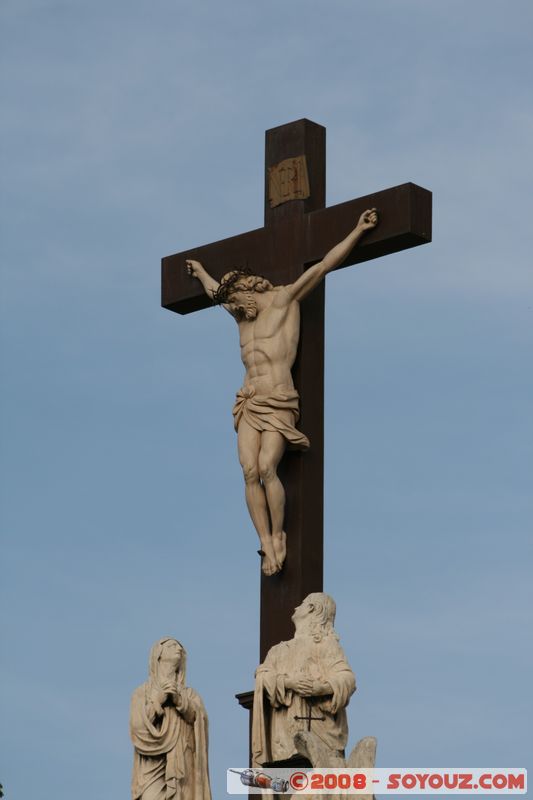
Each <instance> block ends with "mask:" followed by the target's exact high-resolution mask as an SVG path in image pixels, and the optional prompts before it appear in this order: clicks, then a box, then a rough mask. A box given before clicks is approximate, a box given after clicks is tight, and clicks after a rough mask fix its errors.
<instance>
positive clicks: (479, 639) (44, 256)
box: [0, 0, 533, 800]
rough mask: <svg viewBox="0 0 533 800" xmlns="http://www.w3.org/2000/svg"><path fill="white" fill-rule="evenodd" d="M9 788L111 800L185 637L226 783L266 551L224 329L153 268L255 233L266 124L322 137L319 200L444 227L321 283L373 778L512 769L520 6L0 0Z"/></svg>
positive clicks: (217, 776)
mask: <svg viewBox="0 0 533 800" xmlns="http://www.w3.org/2000/svg"><path fill="white" fill-rule="evenodd" d="M0 20H1V28H2V38H3V42H2V53H3V55H2V60H3V69H2V107H3V126H2V127H3V148H2V174H3V181H2V183H3V190H2V206H3V213H2V218H3V223H2V224H3V233H2V245H1V252H2V264H3V267H2V269H3V278H2V285H3V292H2V363H3V374H4V378H5V384H4V389H3V393H2V401H1V402H2V427H3V429H2V441H3V456H2V522H3V525H2V527H3V545H2V553H3V558H2V562H3V567H2V595H3V597H2V600H3V602H2V609H3V612H2V613H3V617H2V652H3V655H2V662H1V669H0V687H1V693H2V708H3V712H2V722H3V725H2V736H3V741H2V744H1V746H0V753H1V756H0V781H1V782H3V783H4V786H5V788H6V790H7V791H6V797H7V798H8V800H26V799H27V798H29V797H35V796H37V795H38V796H39V797H42V798H44V800H47V799H48V798H50V799H51V800H52V799H53V800H67V799H68V800H71V798H72V796H73V795H75V796H76V798H77V800H85V799H87V800H89V798H90V799H91V800H112V799H113V800H116V798H121V797H124V798H127V797H128V796H129V795H128V792H129V779H130V767H131V746H130V743H129V739H128V729H127V719H128V707H129V697H130V694H131V691H132V690H133V689H134V688H135V686H137V685H138V684H139V683H141V682H142V681H144V679H145V675H146V666H147V657H148V652H149V648H150V646H151V644H152V643H153V641H155V640H156V639H158V638H159V637H161V636H163V635H175V636H176V637H177V638H178V639H180V640H181V641H182V642H183V643H184V645H185V647H186V648H187V650H188V653H189V676H188V677H189V682H190V684H191V685H192V686H194V687H195V688H196V689H197V690H198V691H199V692H200V693H201V694H202V696H203V698H204V701H205V703H206V706H207V709H208V713H209V716H210V730H211V753H210V755H211V774H212V784H213V789H214V796H215V797H221V796H224V794H225V788H224V787H225V769H226V768H227V767H228V766H236V765H242V764H244V763H245V761H246V753H247V720H246V718H245V714H244V712H243V711H242V710H241V709H240V708H239V707H238V706H237V704H236V702H235V700H234V699H233V695H234V694H235V693H236V692H240V691H245V690H247V689H249V688H251V687H252V685H253V671H254V669H255V666H256V659H257V649H258V645H257V642H258V631H257V620H258V559H257V555H256V553H255V550H256V541H255V538H254V537H255V534H254V533H253V530H252V528H251V524H250V522H249V520H248V517H247V514H246V511H245V507H244V503H243V498H242V486H241V476H240V471H239V467H238V463H237V459H236V455H235V447H236V442H235V435H234V432H233V429H232V421H231V413H230V411H231V406H232V402H233V395H234V392H235V391H236V389H237V388H238V387H239V386H240V382H241V378H242V366H241V364H240V361H239V357H238V350H237V338H236V331H235V326H234V323H233V321H232V320H231V319H230V318H229V317H227V316H226V315H224V313H223V312H222V311H221V310H219V309H213V310H209V311H204V312H202V313H200V314H195V315H189V316H187V317H179V316H178V315H175V314H171V313H170V312H167V311H163V310H162V309H161V308H160V305H159V292H160V286H159V281H160V274H159V262H160V258H161V257H162V256H163V255H168V254H170V253H173V252H176V251H178V250H183V249H186V248H188V247H191V246H194V245H196V244H202V243H207V242H210V241H214V240H216V239H220V238H223V237H225V236H229V235H232V234H235V233H240V232H242V231H245V230H248V229H251V228H255V227H258V226H260V225H261V224H262V215H263V206H262V203H263V185H262V180H263V157H264V153H263V147H264V131H265V129H267V128H270V127H273V126H275V125H279V124H282V123H285V122H289V121H291V120H294V119H298V118H300V117H304V116H305V117H308V118H310V119H312V120H314V121H316V122H319V123H321V124H323V125H325V126H326V127H327V129H328V204H333V203H336V202H341V201H343V200H347V199H350V198H352V197H356V196H359V195H363V194H367V193H369V192H372V191H377V190H380V189H384V188H387V187H389V186H394V185H396V184H399V183H403V182H405V181H408V180H411V181H414V182H416V183H419V184H421V185H422V186H425V187H427V188H429V189H431V190H432V191H433V192H434V241H433V243H432V244H431V245H429V246H424V247H421V248H417V249H416V250H412V251H407V252H405V253H401V254H397V255H394V256H389V257H387V258H385V259H382V260H381V261H375V262H371V263H368V264H365V265H362V266H360V267H357V268H353V269H350V270H344V271H342V272H341V273H339V274H335V275H332V276H330V278H329V279H328V285H327V303H328V306H327V318H328V319H327V356H326V361H327V374H326V399H325V403H326V480H325V492H326V530H325V536H326V566H325V588H326V590H327V591H329V592H330V593H331V594H332V595H333V596H334V597H335V599H336V600H337V604H338V615H337V627H338V631H339V633H340V635H341V639H342V642H343V645H344V647H345V650H346V652H347V655H348V658H349V660H350V662H351V664H352V666H353V669H354V671H355V673H356V675H357V678H358V684H359V690H358V693H357V694H356V695H355V697H354V698H353V700H352V703H351V705H350V708H349V720H350V730H351V740H352V742H355V740H356V739H358V738H359V737H360V736H363V735H369V734H374V735H376V736H377V737H378V739H379V749H378V760H379V765H380V766H385V767H393V766H397V767H399V766H436V765H437V766H502V767H515V766H528V764H527V760H528V757H529V755H530V753H531V751H532V750H531V745H532V737H531V719H532V718H533V713H532V712H533V709H532V708H531V688H530V683H531V679H530V676H531V673H532V663H531V662H532V647H531V633H530V632H531V608H532V602H531V600H532V598H531V566H532V558H531V555H532V554H531V522H532V513H531V511H532V507H531V506H532V503H531V491H530V489H531V461H532V452H531V451H532V440H533V437H532V433H533V431H532V424H531V399H530V398H531V390H532V388H533V387H532V383H533V381H532V377H531V345H532V341H531V340H532V338H533V336H532V329H533V326H532V320H533V299H532V289H533V275H532V272H533V271H532V266H531V249H532V245H533V242H532V238H533V237H532V233H531V230H532V229H531V214H532V211H533V209H532V202H531V183H532V171H533V170H532V158H531V141H532V134H533V111H532V106H531V94H530V92H531V87H530V76H531V72H532V67H533V64H532V61H533V57H532V55H531V54H532V52H533V49H532V38H533V10H532V7H531V4H530V3H528V2H522V0H511V1H510V2H503V0H501V1H500V2H493V0H483V1H481V0H470V1H469V2H468V3H464V2H458V1H457V0H446V2H441V3H436V2H422V0H397V1H396V2H393V1H392V0H378V2H375V3H372V4H369V3H363V2H360V0H350V1H348V0H330V1H329V2H328V3H325V2H317V1H316V0H308V2H303V1H302V0H292V2H290V3H282V2H280V0H272V1H271V2H270V3H268V4H264V3H258V2H254V0H246V1H245V0H230V2H228V3H215V2H213V0H206V1H205V2H201V3H196V4H193V3H190V2H178V1H177V0H172V2H171V0H155V2H151V3H148V2H141V1H140V0H129V2H123V0H110V1H109V2H106V3H104V2H102V1H101V0H92V2H86V0H69V2H66V0H4V2H3V4H2V8H1V10H0Z"/></svg>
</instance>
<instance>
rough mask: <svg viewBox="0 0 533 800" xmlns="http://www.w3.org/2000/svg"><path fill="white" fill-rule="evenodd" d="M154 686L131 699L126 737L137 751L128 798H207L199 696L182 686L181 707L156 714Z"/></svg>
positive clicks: (147, 686)
mask: <svg viewBox="0 0 533 800" xmlns="http://www.w3.org/2000/svg"><path fill="white" fill-rule="evenodd" d="M151 691H152V684H151V683H150V682H148V683H144V684H143V685H142V686H139V688H138V689H136V690H135V692H134V693H133V696H132V699H131V714H130V733H131V738H132V741H133V744H134V747H135V751H134V762H133V777H132V800H138V798H142V800H211V792H210V788H209V774H208V765H207V735H208V734H207V715H206V713H205V709H204V706H203V703H202V701H201V699H200V696H199V695H198V694H197V693H196V692H195V691H194V689H191V688H189V687H187V688H185V687H183V688H182V690H181V691H182V698H183V699H182V705H181V707H180V708H179V710H178V709H176V708H175V707H174V706H173V705H166V704H165V705H164V706H163V711H164V714H163V716H162V717H161V716H156V715H155V713H154V710H153V703H152V699H151Z"/></svg>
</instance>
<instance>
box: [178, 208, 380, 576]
mask: <svg viewBox="0 0 533 800" xmlns="http://www.w3.org/2000/svg"><path fill="white" fill-rule="evenodd" d="M377 222H378V215H377V211H376V209H375V208H372V209H369V210H367V211H365V212H364V213H363V214H361V216H360V218H359V221H358V223H357V225H356V227H355V228H354V229H353V230H352V231H351V233H349V234H348V236H347V237H346V238H345V239H343V241H342V242H340V243H339V244H337V245H336V246H335V247H333V248H332V249H331V250H330V251H329V253H327V255H326V256H324V258H323V259H322V261H320V262H319V263H318V264H315V265H314V266H312V267H310V268H309V269H308V270H306V271H305V272H304V273H303V275H301V276H300V277H299V278H298V280H296V281H295V282H294V283H291V284H289V285H288V286H273V285H272V284H271V283H270V281H268V280H266V278H262V277H260V276H258V275H253V274H250V273H249V272H248V271H245V270H239V269H235V270H232V271H231V272H228V273H226V275H224V277H223V278H222V280H221V281H220V283H219V282H218V281H216V280H215V279H214V278H212V277H211V275H209V273H208V272H207V271H206V270H205V269H204V267H203V266H202V264H200V262H199V261H192V260H189V261H187V262H186V265H187V271H188V273H189V275H191V276H193V277H194V278H197V279H198V280H199V281H200V283H201V284H202V286H203V288H204V291H205V293H206V294H207V296H208V297H210V298H211V299H212V300H213V302H215V303H218V304H220V305H222V306H223V307H224V308H225V309H226V310H227V311H229V313H230V314H231V315H232V316H233V317H234V318H235V320H236V321H237V324H238V326H239V335H240V345H241V358H242V362H243V364H244V368H245V370H246V372H245V376H244V383H243V386H242V388H241V389H240V390H239V392H238V393H237V399H236V403H235V405H234V407H233V416H234V422H235V430H236V431H237V440H238V451H239V460H240V463H241V466H242V470H243V474H244V482H245V487H246V504H247V506H248V511H249V512H250V517H251V518H252V522H253V524H254V527H255V529H256V531H257V534H258V536H259V540H260V542H261V554H262V570H263V573H264V574H265V575H275V574H276V573H277V572H279V571H280V570H281V568H282V566H283V562H284V561H285V555H286V551H287V543H286V539H287V537H286V534H285V531H284V529H283V522H284V513H285V490H284V489H283V486H282V483H281V481H280V479H279V478H278V474H277V468H278V464H279V462H280V461H281V458H282V456H283V454H284V452H285V449H286V447H287V446H289V447H293V448H298V449H307V448H308V447H309V440H308V439H307V437H306V436H305V435H304V434H303V433H301V432H300V431H298V430H297V429H296V423H297V422H298V418H299V397H298V392H297V391H296V389H295V388H294V383H293V379H292V374H291V369H292V366H293V364H294V360H295V358H296V351H297V349H298V340H299V337H300V302H301V301H302V300H303V299H304V298H305V297H306V296H307V295H308V294H309V292H311V291H312V290H313V289H314V288H315V287H316V286H318V284H319V283H320V282H321V281H322V280H323V279H324V278H325V276H326V275H327V274H328V272H331V271H332V270H334V269H335V268H336V267H338V266H339V264H341V263H342V262H343V261H344V259H345V258H347V256H348V254H349V253H350V251H351V250H352V249H353V247H354V246H355V245H356V244H357V242H358V241H359V239H360V238H361V236H363V234H364V233H365V231H367V230H370V229H371V228H374V227H375V226H376V225H377Z"/></svg>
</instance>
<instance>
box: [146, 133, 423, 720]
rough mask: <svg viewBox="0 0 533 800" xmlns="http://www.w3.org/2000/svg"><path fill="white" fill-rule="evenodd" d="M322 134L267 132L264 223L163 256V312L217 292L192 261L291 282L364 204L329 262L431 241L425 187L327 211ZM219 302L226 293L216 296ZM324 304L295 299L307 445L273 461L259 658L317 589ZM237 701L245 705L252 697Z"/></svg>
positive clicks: (205, 303) (188, 307)
mask: <svg viewBox="0 0 533 800" xmlns="http://www.w3.org/2000/svg"><path fill="white" fill-rule="evenodd" d="M325 140H326V130H325V128H324V127H322V126H321V125H317V124H316V123H314V122H311V121H309V120H306V119H302V120H298V121H297V122H292V123H289V124H287V125H281V126H279V127H277V128H273V129H271V130H268V131H267V132H266V156H265V224H264V226H263V227H262V228H257V229H255V230H252V231H248V232H246V233H243V234H240V235H237V236H232V237H230V238H227V239H223V240H221V241H218V242H215V243H213V244H208V245H204V246H201V247H196V248H193V249H190V250H187V251H184V252H180V253H177V254H175V255H171V256H167V257H165V258H163V259H162V305H163V307H164V308H167V309H169V310H171V311H176V312H178V313H180V314H188V313H191V312H193V311H199V310H200V309H203V308H207V307H209V306H211V305H212V304H213V294H214V293H215V292H216V289H214V291H213V292H211V297H210V296H209V293H208V292H206V287H205V285H202V282H201V281H200V280H196V279H195V277H194V274H191V272H194V266H193V267H192V268H191V266H190V265H191V263H192V264H195V263H199V264H201V265H205V267H206V268H207V270H208V273H209V277H211V278H212V280H213V281H214V282H215V284H216V287H219V286H220V285H221V283H222V284H223V283H224V282H223V280H222V279H223V278H224V276H226V278H227V276H228V274H231V272H232V271H234V270H235V269H236V268H238V267H244V266H245V265H248V266H250V267H251V269H252V271H253V273H254V274H257V275H261V276H263V277H264V278H265V279H267V281H269V282H270V283H271V284H272V286H276V287H277V286H280V285H281V286H286V285H288V284H292V285H294V284H296V283H297V282H298V280H299V279H301V277H302V276H303V275H304V273H306V271H308V270H309V269H310V268H311V267H312V266H313V265H315V264H317V263H318V262H320V261H321V259H323V257H324V255H325V254H326V253H328V252H329V251H330V250H331V249H332V248H333V247H334V246H335V245H336V244H337V243H339V242H341V241H343V240H345V238H346V237H347V235H348V234H349V232H350V231H352V229H353V228H354V225H355V223H356V221H357V220H358V219H360V217H361V215H362V214H363V213H364V212H365V211H368V210H373V209H376V210H377V215H378V219H379V222H378V224H377V225H376V226H375V227H373V228H372V229H368V230H366V231H365V233H364V236H362V238H360V241H358V242H357V246H356V247H354V248H353V249H352V250H351V251H350V252H348V253H346V255H345V256H344V257H343V259H342V261H341V262H340V263H339V264H338V265H337V267H336V268H342V267H347V266H350V265H352V264H357V263H361V262H364V261H368V260H370V259H373V258H377V257H379V256H384V255H388V254H390V253H395V252H399V251H401V250H404V249H406V248H409V247H415V246H416V245H419V244H425V243H426V242H429V241H431V193H430V192H429V191H427V190H426V189H423V188H421V187H419V186H416V185H415V184H413V183H405V184H402V185H400V186H396V187H393V188H391V189H385V190H383V191H379V192H376V193H374V194H371V195H367V196H365V197H360V198H358V199H355V200H349V201H348V202H345V203H340V204H338V205H335V206H331V207H329V208H326V207H325V189H326V185H325V173H326V164H325ZM188 264H189V268H188V267H187V265H188ZM197 277H198V276H197ZM227 299H228V298H227V294H226V295H224V297H223V298H222V300H221V302H224V300H227ZM324 300H325V284H324V281H322V282H321V283H320V284H319V285H317V286H316V288H314V289H313V291H312V292H310V294H308V295H307V296H306V297H305V299H303V300H302V302H301V303H300V307H301V316H300V333H299V341H298V349H297V354H296V360H295V362H294V366H293V369H292V378H293V380H294V387H295V389H296V390H297V392H298V394H299V398H300V409H299V412H300V420H299V424H298V427H299V429H300V430H301V431H303V432H305V434H306V436H307V437H308V439H309V440H310V442H311V447H310V449H309V450H307V451H306V452H303V451H302V450H295V451H290V450H287V452H286V453H285V454H284V456H283V458H282V460H281V463H280V468H279V475H280V478H281V482H282V484H283V487H284V491H285V495H286V503H285V510H284V530H285V531H286V533H287V545H286V557H285V559H284V563H283V568H282V569H281V570H280V571H277V572H275V573H274V574H270V575H267V574H265V573H264V572H263V573H262V574H261V610H260V660H263V659H264V657H265V655H266V653H267V652H268V650H269V649H270V647H271V646H272V645H274V644H276V643H277V642H280V641H282V640H287V639H290V638H291V636H292V623H291V614H292V612H293V609H294V608H295V607H296V606H297V605H298V604H299V603H300V602H301V601H302V600H303V598H305V597H306V596H307V595H308V594H310V593H311V592H320V591H322V583H323V472H324V459H323V446H324V323H325V315H324ZM241 344H242V341H241ZM234 413H235V412H234ZM273 572H274V571H273ZM240 697H241V700H240V702H241V703H242V704H243V705H244V706H246V707H249V703H250V697H251V695H249V693H245V694H244V695H242V696H240Z"/></svg>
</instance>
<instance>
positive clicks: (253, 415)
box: [233, 386, 310, 450]
mask: <svg viewBox="0 0 533 800" xmlns="http://www.w3.org/2000/svg"><path fill="white" fill-rule="evenodd" d="M299 400H300V398H299V395H298V392H297V391H296V389H292V388H287V389H283V388H281V387H278V388H277V389H275V390H274V391H273V392H272V393H271V394H269V395H257V394H256V393H255V389H254V387H253V386H243V387H242V389H239V391H238V392H237V399H236V401H235V405H234V406H233V419H234V425H235V430H236V431H238V429H239V425H240V422H241V420H242V419H244V421H245V422H247V423H248V425H250V426H251V427H252V428H255V430H256V431H261V432H262V431H275V432H277V433H281V435H282V436H283V437H284V438H285V439H286V440H287V442H288V444H289V447H291V448H294V449H296V450H307V448H308V447H309V446H310V442H309V439H308V438H307V436H305V434H303V433H302V432H301V431H299V430H297V429H296V423H297V422H298V420H299V418H300V408H299Z"/></svg>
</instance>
